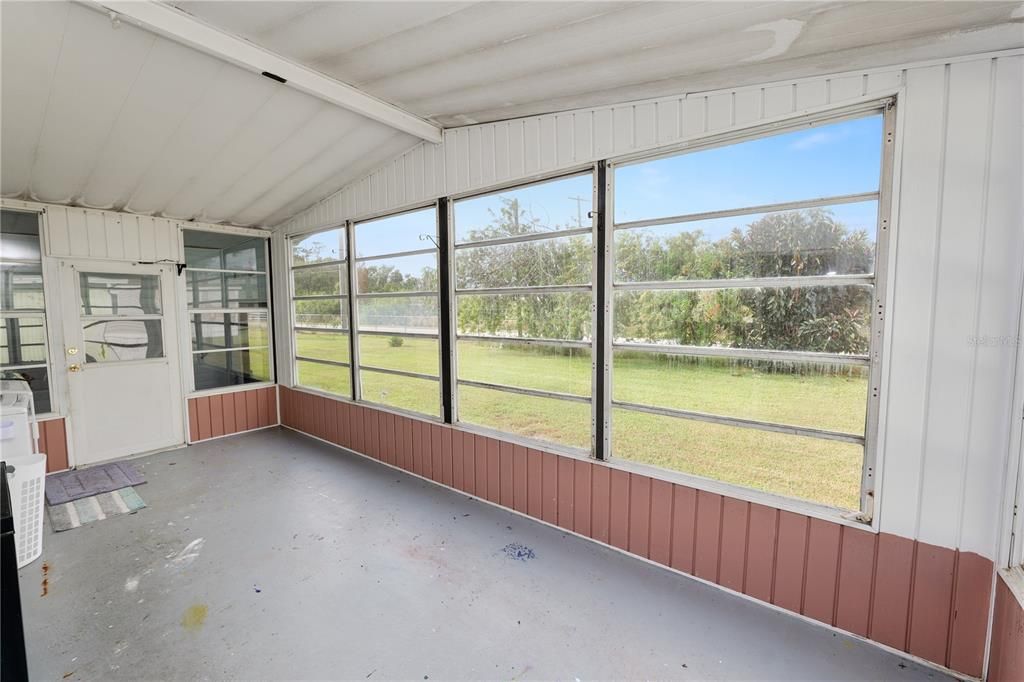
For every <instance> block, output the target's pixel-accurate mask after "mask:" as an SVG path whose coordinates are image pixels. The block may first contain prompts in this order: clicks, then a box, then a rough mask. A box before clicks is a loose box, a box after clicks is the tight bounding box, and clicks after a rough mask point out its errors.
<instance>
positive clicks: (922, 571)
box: [907, 542, 956, 664]
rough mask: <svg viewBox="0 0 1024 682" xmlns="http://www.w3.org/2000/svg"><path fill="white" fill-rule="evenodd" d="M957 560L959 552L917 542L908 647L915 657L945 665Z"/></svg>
mask: <svg viewBox="0 0 1024 682" xmlns="http://www.w3.org/2000/svg"><path fill="white" fill-rule="evenodd" d="M955 559H956V553H955V552H954V551H953V550H951V549H947V548H945V547H936V546H934V545H928V544H925V543H923V542H919V543H917V556H916V559H915V561H914V586H913V590H914V596H913V598H912V600H911V603H910V640H909V645H908V647H907V648H908V651H909V652H910V653H912V654H914V655H915V656H920V657H921V658H925V659H928V660H929V661H939V662H941V663H943V664H945V661H946V643H947V642H946V640H947V638H948V636H949V617H950V608H951V603H952V599H953V566H954V564H955Z"/></svg>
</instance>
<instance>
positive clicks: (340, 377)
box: [295, 358, 352, 398]
mask: <svg viewBox="0 0 1024 682" xmlns="http://www.w3.org/2000/svg"><path fill="white" fill-rule="evenodd" d="M295 372H296V376H295V381H296V383H297V384H298V385H299V386H305V387H306V388H314V389H316V390H318V391H324V392H325V393H332V394H334V395H338V396H342V397H345V398H351V397H352V374H351V370H350V369H349V368H348V367H341V366H338V365H326V364H323V363H320V362H310V361H308V360H303V359H301V358H300V359H298V360H296V361H295Z"/></svg>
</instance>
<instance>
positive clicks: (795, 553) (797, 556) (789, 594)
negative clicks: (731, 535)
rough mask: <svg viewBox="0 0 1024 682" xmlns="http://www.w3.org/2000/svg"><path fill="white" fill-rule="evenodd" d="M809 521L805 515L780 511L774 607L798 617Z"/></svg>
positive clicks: (773, 589)
mask: <svg viewBox="0 0 1024 682" xmlns="http://www.w3.org/2000/svg"><path fill="white" fill-rule="evenodd" d="M808 521H809V519H808V518H807V517H806V516H803V515H802V514H794V513H792V512H788V511H779V528H778V531H777V534H776V542H777V543H778V544H777V549H776V552H775V584H774V585H773V586H772V603H773V604H775V605H776V606H781V607H782V608H784V609H789V610H790V611H796V612H797V613H800V609H801V606H802V605H803V587H804V558H805V557H806V555H807V531H808V528H809V525H808Z"/></svg>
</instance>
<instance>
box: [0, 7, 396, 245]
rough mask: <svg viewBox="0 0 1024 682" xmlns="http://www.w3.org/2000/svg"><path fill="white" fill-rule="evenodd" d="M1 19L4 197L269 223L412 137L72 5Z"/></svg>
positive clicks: (0, 186) (2, 10)
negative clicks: (114, 23) (116, 24)
mask: <svg viewBox="0 0 1024 682" xmlns="http://www.w3.org/2000/svg"><path fill="white" fill-rule="evenodd" d="M0 20H2V34H0V56H2V65H0V68H2V72H0V73H2V75H0V79H2V80H0V86H2V94H0V117H2V118H0V158H2V161H0V191H2V193H3V195H4V196H7V197H16V198H21V199H30V200H35V201H45V202H53V203H64V204H73V205H80V206H88V207H92V208H106V209H114V210H124V211H129V212H133V213H142V214H147V215H158V216H163V217H168V218H175V219H184V220H190V219H195V220H200V221H206V222H226V223H231V224H237V225H272V224H274V223H276V222H279V221H280V220H282V219H284V218H286V217H288V216H289V215H291V214H292V213H295V212H296V211H297V210H300V209H302V208H305V207H306V206H308V205H309V204H311V203H313V202H314V201H316V200H317V199H320V198H322V197H323V196H324V195H326V194H329V193H330V191H332V190H335V189H337V188H338V187H339V186H341V185H342V184H344V183H345V182H347V181H348V180H351V179H353V178H356V177H358V176H359V175H360V174H362V173H363V172H365V171H366V170H367V169H369V168H371V167H373V166H375V165H377V164H379V163H380V162H382V161H384V160H386V159H387V158H390V157H391V156H393V155H394V154H396V153H398V152H400V151H402V150H404V149H407V148H408V147H410V146H412V145H413V144H415V143H416V139H415V138H413V137H412V136H410V135H407V134H404V133H399V132H396V131H394V130H392V129H391V128H388V127H386V126H384V125H381V124H379V123H376V122H374V121H371V120H369V119H366V118H364V117H362V116H359V115H356V114H353V113H351V112H348V111H345V110H343V109H340V108H338V107H337V106H334V105H331V104H328V103H326V102H324V101H322V100H319V99H317V98H314V97H311V96H309V95H306V94H303V93H301V92H298V91H296V90H294V89H292V88H290V87H288V86H286V85H282V84H280V83H276V82H274V81H271V80H269V79H267V78H263V77H262V76H259V75H257V74H254V73H250V72H248V71H245V70H243V69H241V68H238V67H235V66H233V65H230V64H227V63H226V62H223V61H220V60H218V59H215V58H213V57H210V56H207V55H205V54H202V53H200V52H198V51H196V50H193V49H191V48H187V47H184V46H182V45H180V44H178V43H175V42H172V41H170V40H167V39H165V38H161V37H158V36H156V35H154V34H152V33H149V32H147V31H144V30H141V29H139V28H137V27H135V26H132V25H130V24H128V23H126V22H120V25H119V26H117V27H115V26H114V25H113V23H112V22H111V20H110V18H109V17H107V16H106V15H104V14H102V13H100V12H98V11H95V10H93V9H89V8H87V7H84V6H82V5H79V4H75V3H68V2H38V3H35V2H7V1H6V0H5V1H4V2H3V3H0ZM317 190H319V192H320V193H319V194H316V193H315V192H316V191H317Z"/></svg>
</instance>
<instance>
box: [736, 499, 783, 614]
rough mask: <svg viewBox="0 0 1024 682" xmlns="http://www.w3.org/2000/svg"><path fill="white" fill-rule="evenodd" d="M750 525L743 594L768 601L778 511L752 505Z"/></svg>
mask: <svg viewBox="0 0 1024 682" xmlns="http://www.w3.org/2000/svg"><path fill="white" fill-rule="evenodd" d="M749 523H750V525H749V530H748V533H747V565H746V567H745V568H746V576H745V583H744V592H746V594H748V595H750V596H751V597H754V598H755V599H760V600H761V601H766V602H770V601H771V600H772V578H773V577H774V575H775V539H776V537H777V533H778V528H779V512H778V510H777V509H772V508H771V507H765V506H764V505H760V504H751V505H750V522H749Z"/></svg>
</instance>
